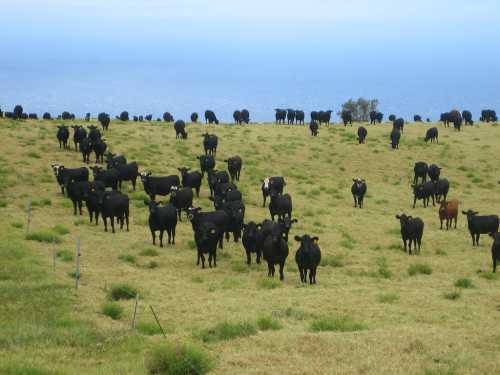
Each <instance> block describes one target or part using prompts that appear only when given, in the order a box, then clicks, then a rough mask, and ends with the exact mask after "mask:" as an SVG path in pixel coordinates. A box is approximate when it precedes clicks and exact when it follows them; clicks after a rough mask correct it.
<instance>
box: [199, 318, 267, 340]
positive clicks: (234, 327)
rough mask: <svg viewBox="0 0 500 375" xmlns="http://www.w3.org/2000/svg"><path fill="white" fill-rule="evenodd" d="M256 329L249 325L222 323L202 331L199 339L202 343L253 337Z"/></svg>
mask: <svg viewBox="0 0 500 375" xmlns="http://www.w3.org/2000/svg"><path fill="white" fill-rule="evenodd" d="M256 333H257V329H256V328H255V326H254V325H253V324H251V323H248V322H246V323H229V322H223V323H219V324H217V325H216V326H215V327H213V328H209V329H206V330H203V331H202V332H201V333H200V338H201V339H202V340H203V342H216V341H227V340H233V339H236V338H239V337H248V336H251V335H255V334H256Z"/></svg>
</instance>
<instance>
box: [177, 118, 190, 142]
mask: <svg viewBox="0 0 500 375" xmlns="http://www.w3.org/2000/svg"><path fill="white" fill-rule="evenodd" d="M174 129H175V138H180V139H187V133H186V124H185V123H184V121H182V120H177V121H176V122H175V123H174Z"/></svg>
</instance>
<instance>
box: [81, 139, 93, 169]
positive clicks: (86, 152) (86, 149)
mask: <svg viewBox="0 0 500 375" xmlns="http://www.w3.org/2000/svg"><path fill="white" fill-rule="evenodd" d="M80 152H81V153H82V158H83V162H84V163H89V162H90V154H91V152H92V142H91V141H90V138H89V137H85V138H83V139H82V141H81V142H80Z"/></svg>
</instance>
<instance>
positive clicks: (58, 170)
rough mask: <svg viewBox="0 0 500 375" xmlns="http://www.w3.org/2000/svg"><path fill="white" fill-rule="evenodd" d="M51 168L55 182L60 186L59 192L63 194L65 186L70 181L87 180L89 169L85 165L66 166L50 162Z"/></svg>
mask: <svg viewBox="0 0 500 375" xmlns="http://www.w3.org/2000/svg"><path fill="white" fill-rule="evenodd" d="M52 170H53V171H54V176H55V177H56V180H57V183H58V184H59V186H60V187H61V192H62V193H63V195H64V190H65V188H67V187H68V184H69V183H70V182H72V181H88V180H89V170H88V169H87V168H85V167H82V168H66V167H64V165H60V164H52Z"/></svg>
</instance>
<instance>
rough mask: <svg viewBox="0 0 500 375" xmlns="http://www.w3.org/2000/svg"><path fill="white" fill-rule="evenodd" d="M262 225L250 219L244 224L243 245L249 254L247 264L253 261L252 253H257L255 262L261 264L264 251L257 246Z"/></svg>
mask: <svg viewBox="0 0 500 375" xmlns="http://www.w3.org/2000/svg"><path fill="white" fill-rule="evenodd" d="M261 228H262V225H260V224H256V223H255V222H254V221H249V222H248V223H246V224H243V237H242V242H243V247H244V248H245V252H246V254H247V264H248V265H250V264H251V263H252V256H251V254H252V253H255V254H256V260H255V262H256V263H257V264H260V257H261V256H262V251H261V249H259V248H258V247H257V234H258V232H259V231H260V230H261Z"/></svg>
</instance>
